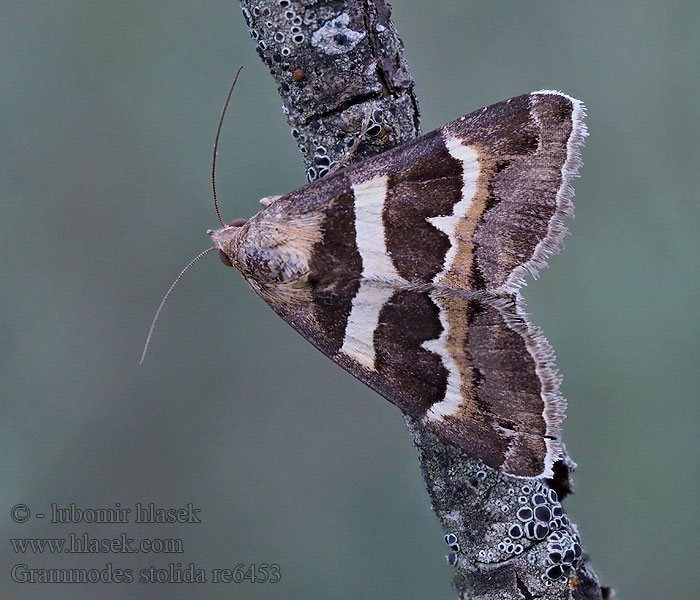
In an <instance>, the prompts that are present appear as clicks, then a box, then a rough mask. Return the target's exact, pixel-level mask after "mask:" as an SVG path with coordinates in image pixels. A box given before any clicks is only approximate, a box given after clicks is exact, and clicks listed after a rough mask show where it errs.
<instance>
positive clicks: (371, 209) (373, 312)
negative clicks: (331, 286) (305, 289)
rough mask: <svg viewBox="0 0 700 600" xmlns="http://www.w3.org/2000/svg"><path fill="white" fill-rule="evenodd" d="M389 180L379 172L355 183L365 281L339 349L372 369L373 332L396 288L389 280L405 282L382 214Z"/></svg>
mask: <svg viewBox="0 0 700 600" xmlns="http://www.w3.org/2000/svg"><path fill="white" fill-rule="evenodd" d="M388 181H389V178H388V177H387V176H386V175H378V176H376V177H374V178H372V179H369V180H367V181H363V182H361V183H355V184H353V186H352V191H353V194H354V196H355V241H356V244H357V250H358V252H359V253H360V257H361V258H362V281H361V282H360V289H359V290H358V291H357V293H356V294H355V297H354V298H353V299H352V308H351V310H350V316H349V317H348V324H347V326H346V327H345V337H344V338H343V346H342V348H341V349H340V350H341V352H343V353H345V354H347V355H348V356H350V357H351V358H353V359H355V360H356V361H357V362H358V363H360V364H361V365H364V366H365V367H367V368H368V369H371V370H374V368H375V360H376V351H375V348H374V331H375V330H376V329H377V325H378V324H379V313H380V312H381V310H382V307H383V306H384V304H385V303H386V302H387V301H388V300H389V299H390V298H391V296H392V295H393V293H394V291H395V290H394V289H393V288H391V287H390V286H388V285H387V283H389V284H391V283H396V284H401V283H405V281H404V279H403V278H402V277H401V276H400V275H399V274H398V272H397V271H396V268H395V267H394V264H393V263H392V261H391V257H390V256H389V253H388V252H387V248H386V233H385V231H384V219H383V217H382V214H383V212H384V201H385V200H386V193H387V184H388ZM380 282H385V283H380Z"/></svg>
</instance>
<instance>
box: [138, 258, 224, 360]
mask: <svg viewBox="0 0 700 600" xmlns="http://www.w3.org/2000/svg"><path fill="white" fill-rule="evenodd" d="M212 250H216V248H215V247H211V248H207V249H206V250H205V251H204V252H201V253H200V254H198V255H197V256H196V257H195V258H193V259H192V260H191V261H190V264H188V265H187V266H186V267H185V268H184V269H182V271H180V274H179V275H178V276H177V277H176V278H175V281H173V282H172V284H171V285H170V287H169V288H168V291H167V292H165V296H163V299H162V300H161V301H160V305H159V306H158V310H157V311H156V314H155V316H154V317H153V321H152V322H151V328H150V329H149V330H148V335H147V336H146V343H145V344H144V345H143V352H142V353H141V360H140V361H139V364H141V365H142V364H143V360H144V358H146V352H148V346H149V344H150V343H151V338H152V337H153V331H154V330H155V328H156V323H157V322H158V319H159V317H160V313H161V312H162V310H163V307H164V306H165V303H166V302H167V301H168V298H169V297H170V294H171V293H172V291H173V290H174V289H175V286H176V285H177V284H178V283H179V282H180V279H182V277H183V276H184V275H185V273H187V271H189V269H190V267H191V266H192V265H194V263H196V262H197V261H198V260H199V259H200V258H202V257H203V256H205V255H207V254H209V253H210V252H211V251H212Z"/></svg>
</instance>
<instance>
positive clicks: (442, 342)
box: [423, 137, 481, 421]
mask: <svg viewBox="0 0 700 600" xmlns="http://www.w3.org/2000/svg"><path fill="white" fill-rule="evenodd" d="M445 146H446V148H447V151H448V152H449V153H450V156H452V157H453V158H455V159H457V160H458V161H459V162H460V164H461V165H462V189H461V194H462V195H461V199H460V200H459V201H458V202H456V203H455V205H454V207H453V209H452V214H451V215H449V216H441V217H432V218H429V219H428V221H429V222H430V223H431V224H432V225H434V226H435V227H437V228H438V229H439V230H440V231H443V232H444V233H446V234H447V235H448V237H449V238H450V249H449V250H448V251H447V255H446V256H445V264H444V267H443V270H442V271H441V272H440V273H438V274H437V275H436V276H435V277H434V278H433V283H435V284H436V285H439V284H441V283H443V281H444V280H445V279H446V277H447V276H448V274H449V273H450V270H451V269H452V266H453V263H454V262H455V258H456V257H457V253H458V251H459V249H460V244H466V243H469V242H471V240H465V239H461V238H460V236H459V235H458V232H459V229H460V227H459V226H460V223H462V222H463V221H464V220H465V219H466V218H467V215H468V213H469V209H470V208H471V207H472V204H473V202H474V199H475V197H476V194H477V189H478V188H477V181H478V179H479V175H480V172H481V166H480V164H479V154H478V152H477V151H476V150H475V149H474V148H471V147H469V146H465V145H463V144H462V140H461V139H459V138H456V137H449V138H446V139H445ZM470 233H471V232H470ZM465 250H467V251H471V249H466V248H465ZM447 285H449V283H447ZM431 297H432V298H433V302H435V304H436V305H437V306H438V308H439V309H440V323H441V324H442V333H441V334H440V337H439V338H437V339H435V340H429V341H427V342H423V347H424V348H425V349H426V350H430V351H431V352H434V353H435V354H437V355H438V356H439V357H440V359H441V360H442V364H443V365H444V367H445V369H447V387H446V389H445V396H444V398H443V399H442V400H441V401H440V402H436V403H435V404H433V405H432V406H431V407H430V408H429V409H428V411H427V412H426V414H425V416H424V417H423V419H424V421H441V420H442V419H443V418H444V417H446V416H449V415H456V414H457V413H458V412H459V410H460V407H462V408H464V406H465V405H466V403H467V401H468V398H467V396H466V394H467V390H466V389H465V387H466V386H465V385H464V384H465V383H467V382H468V381H469V376H470V374H471V368H470V365H469V364H468V360H469V358H468V356H467V355H466V348H465V344H466V334H467V332H466V327H467V316H466V305H467V303H466V302H465V303H464V310H465V314H464V315H463V317H462V318H456V317H457V315H454V314H453V315H452V317H453V318H450V314H449V312H448V310H447V308H448V307H447V305H446V304H445V303H441V302H440V300H439V298H438V296H437V295H436V294H435V293H433V294H431Z"/></svg>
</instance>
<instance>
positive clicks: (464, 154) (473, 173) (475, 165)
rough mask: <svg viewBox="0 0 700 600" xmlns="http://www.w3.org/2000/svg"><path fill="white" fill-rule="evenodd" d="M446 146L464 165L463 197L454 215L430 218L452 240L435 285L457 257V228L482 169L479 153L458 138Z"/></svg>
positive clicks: (453, 209)
mask: <svg viewBox="0 0 700 600" xmlns="http://www.w3.org/2000/svg"><path fill="white" fill-rule="evenodd" d="M445 146H446V147H447V151H448V152H449V153H450V156H452V158H455V159H457V160H458V161H459V162H460V163H461V165H462V190H461V192H462V197H461V200H459V202H456V203H455V205H454V206H453V208H452V214H451V215H448V216H443V217H430V218H428V222H429V223H430V224H431V225H433V226H434V227H437V228H438V229H439V230H440V231H442V232H444V233H446V234H447V235H448V237H449V238H450V249H449V250H448V251H447V255H446V256H445V264H444V267H443V269H442V271H441V272H440V273H438V274H437V275H436V276H435V277H434V278H433V283H436V284H438V283H440V281H441V280H442V279H443V277H444V276H445V275H446V274H447V273H448V272H449V270H450V268H451V267H452V263H453V262H454V259H455V256H457V250H458V249H459V244H460V240H459V238H458V237H457V226H458V225H459V222H460V221H461V220H462V219H465V218H466V217H467V213H468V212H469V208H470V207H471V205H472V202H473V201H474V196H475V195H476V191H477V180H478V179H479V174H480V171H481V167H480V165H479V153H478V152H477V151H476V150H475V149H474V148H472V147H470V146H465V145H463V144H462V140H460V139H459V138H456V137H450V138H446V139H445Z"/></svg>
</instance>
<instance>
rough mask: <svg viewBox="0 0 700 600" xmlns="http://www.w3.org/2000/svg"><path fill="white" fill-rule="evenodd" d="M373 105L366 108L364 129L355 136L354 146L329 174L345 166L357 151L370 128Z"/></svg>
mask: <svg viewBox="0 0 700 600" xmlns="http://www.w3.org/2000/svg"><path fill="white" fill-rule="evenodd" d="M372 109H373V107H372V106H368V107H367V109H366V110H365V118H364V120H363V122H362V129H360V135H358V136H357V138H355V142H354V143H353V145H352V146H350V148H349V149H348V151H347V152H346V153H345V154H343V156H341V157H340V160H339V161H338V162H337V163H335V165H333V167H332V168H331V169H330V171H328V175H332V174H333V173H335V172H336V171H338V170H339V169H341V168H342V167H343V166H345V163H347V162H348V161H349V160H350V159H351V158H352V155H353V154H355V152H356V151H357V148H358V146H359V145H360V143H361V142H362V140H363V139H364V137H365V135H367V130H368V129H369V124H370V122H371V121H372Z"/></svg>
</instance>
